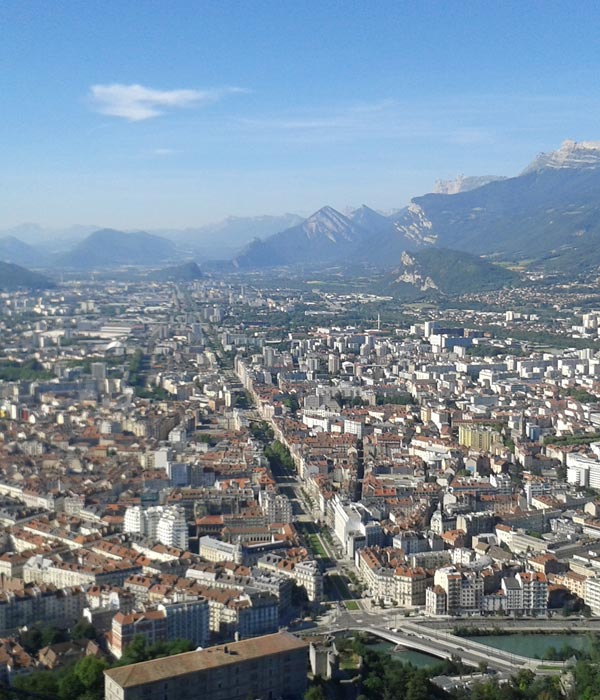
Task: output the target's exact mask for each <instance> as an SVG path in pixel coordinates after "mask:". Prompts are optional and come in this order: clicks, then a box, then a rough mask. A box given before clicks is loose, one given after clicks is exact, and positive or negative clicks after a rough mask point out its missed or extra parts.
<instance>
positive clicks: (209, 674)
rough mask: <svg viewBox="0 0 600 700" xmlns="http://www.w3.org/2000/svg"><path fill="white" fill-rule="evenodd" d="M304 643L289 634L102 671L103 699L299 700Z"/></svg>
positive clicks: (304, 676) (304, 674) (302, 690)
mask: <svg viewBox="0 0 600 700" xmlns="http://www.w3.org/2000/svg"><path fill="white" fill-rule="evenodd" d="M307 665H308V645H307V644H306V643H305V642H303V641H302V640H300V639H298V638H297V637H294V635H292V634H290V633H289V632H279V633H277V634H269V635H265V636H264V637H255V638H254V639H249V640H245V641H242V642H234V643H232V644H225V645H221V646H217V647H209V648H208V649H202V650H199V651H190V652H188V653H186V654H177V655H176V656H171V657H168V658H162V659H155V660H153V661H144V662H142V663H139V664H131V665H129V666H121V667H120V668H113V669H110V670H108V671H105V672H104V677H105V695H104V697H105V700H195V699H196V698H199V697H202V700H248V698H264V700H276V698H289V700H295V699H299V698H302V696H303V694H304V693H305V691H306V687H307Z"/></svg>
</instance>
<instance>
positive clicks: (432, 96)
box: [0, 0, 600, 229]
mask: <svg viewBox="0 0 600 700" xmlns="http://www.w3.org/2000/svg"><path fill="white" fill-rule="evenodd" d="M599 22H600V5H598V4H597V3H591V2H582V1H580V2H563V3H559V2H552V1H551V0H549V1H545V2H523V1H521V2H508V1H503V2H491V1H490V2H469V1H467V0H465V1H464V2H457V1H454V0H452V1H451V0H445V1H442V0H440V1H438V2H428V1H422V2H401V1H400V0H396V1H394V2H391V1H390V2H388V1H386V0H379V1H378V0H370V1H369V2H351V1H347V2H334V1H333V0H329V1H325V0H321V2H314V1H313V0H305V1H304V2H302V1H301V0H294V1H293V2H292V1H291V0H278V1H274V2H261V1H260V0H255V1H252V0H249V1H247V2H242V1H241V0H240V1H238V2H227V0H214V2H203V1H202V0H195V1H193V2H192V1H187V0H168V1H167V0H162V1H153V0H139V1H138V2H133V1H131V0H101V1H96V0H85V1H84V2H78V1H77V0H70V1H68V2H67V1H61V0H52V2H48V0H43V1H29V2H28V1H27V0H2V2H1V3H0V229H2V228H6V227H9V226H13V225H16V224H19V223H22V222H24V221H36V222H40V223H42V224H46V225H50V226H67V225H70V224H74V223H94V224H98V225H106V226H114V227H122V228H147V229H152V228H159V227H182V226H196V225H201V224H203V223H206V222H209V221H215V220H218V219H220V218H223V217H224V216H227V215H230V214H232V215H240V216H246V215H257V214H263V213H269V214H276V213H282V212H285V211H294V212H300V213H310V212H311V211H313V210H315V209H317V208H319V207H321V206H323V205H325V204H330V205H332V206H334V207H337V208H340V209H343V208H345V207H349V206H358V205H360V204H362V203H366V204H369V205H370V206H373V207H375V208H379V209H383V210H388V209H392V208H398V207H401V206H403V205H404V204H406V203H407V202H408V201H409V199H410V198H411V197H412V196H416V195H419V194H422V193H424V192H427V191H430V190H431V188H432V186H433V183H434V181H435V180H436V179H437V178H448V177H453V176H455V175H457V174H459V173H464V174H465V175H476V174H499V175H513V174H516V173H518V172H519V171H520V170H521V169H522V168H524V167H525V166H526V164H527V163H528V162H529V161H530V160H531V159H532V158H533V157H534V156H535V155H536V153H538V152H539V151H542V150H553V149H554V148H557V147H558V146H559V145H560V143H561V142H562V141H563V140H564V139H566V138H571V139H575V140H600V120H599V119H598V114H599V108H600V93H599V81H598V75H599V68H600V52H599V51H598V36H597V28H598V26H599Z"/></svg>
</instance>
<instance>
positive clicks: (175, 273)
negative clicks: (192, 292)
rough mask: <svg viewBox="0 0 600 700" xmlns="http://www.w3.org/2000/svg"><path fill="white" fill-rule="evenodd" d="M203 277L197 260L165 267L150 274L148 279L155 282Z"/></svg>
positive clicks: (186, 280)
mask: <svg viewBox="0 0 600 700" xmlns="http://www.w3.org/2000/svg"><path fill="white" fill-rule="evenodd" d="M202 277H203V274H202V271H201V270H200V268H199V267H198V265H197V263H195V262H187V263H183V264H181V265H173V266H172V267H165V268H163V269H162V270H156V271H155V272H151V273H149V274H148V279H149V280H151V281H153V282H193V281H194V280H199V279H202Z"/></svg>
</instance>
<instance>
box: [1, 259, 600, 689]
mask: <svg viewBox="0 0 600 700" xmlns="http://www.w3.org/2000/svg"><path fill="white" fill-rule="evenodd" d="M126 277H127V276H126V275H123V274H120V275H114V276H111V275H110V274H109V273H105V274H104V275H99V276H97V277H96V278H95V279H93V280H92V281H90V279H89V277H87V278H86V279H77V278H76V277H73V278H70V279H66V280H63V281H62V284H60V285H58V286H57V287H56V288H52V289H49V290H46V291H42V292H27V291H23V290H21V291H13V292H6V293H3V294H1V295H0V329H1V332H2V337H3V344H2V346H3V350H2V356H1V357H0V522H1V524H2V530H1V532H0V551H1V554H0V577H1V578H0V635H1V639H0V681H1V684H2V690H1V691H0V695H1V696H2V697H6V698H28V697H31V698H35V697H38V698H40V697H41V698H50V699H52V698H60V699H63V698H64V699H66V698H69V699H70V700H76V698H80V699H81V700H84V699H85V700H92V699H94V698H104V697H105V698H106V700H134V699H138V698H139V699H140V700H141V699H144V700H154V699H158V698H161V700H162V698H165V697H169V698H171V697H177V698H181V700H185V698H195V697H203V698H208V699H210V700H212V699H213V698H214V699H215V700H219V699H220V698H228V697H233V696H234V695H235V696H236V697H247V698H268V699H272V700H274V699H275V698H277V697H281V696H287V695H291V696H295V697H301V696H302V695H304V696H305V697H306V698H307V700H323V699H324V698H331V699H332V700H336V699H340V700H345V699H347V700H356V699H360V700H365V699H366V700H371V699H373V700H375V698H377V699H379V698H382V697H383V698H407V699H408V700H420V699H424V698H445V697H453V698H455V699H456V700H462V698H467V697H470V698H492V699H493V698H496V697H498V698H513V697H514V698H530V697H531V698H533V697H536V698H555V697H556V698H559V697H578V698H586V697H589V698H592V697H595V695H594V694H593V693H595V692H596V688H597V680H596V676H597V673H598V671H597V666H596V662H597V660H598V659H600V641H599V640H600V637H599V636H597V635H600V619H598V617H597V616H599V617H600V498H599V497H598V490H599V489H600V356H599V354H598V350H599V349H600V312H599V311H596V310H595V309H598V308H600V297H599V296H598V295H597V293H596V291H595V289H596V284H595V280H593V279H592V280H587V282H584V281H582V280H575V281H573V280H571V281H569V282H565V281H561V280H560V279H559V278H553V277H552V276H551V275H550V276H544V275H541V276H538V277H537V278H535V277H532V278H531V279H530V283H529V284H525V285H524V286H522V287H520V288H514V289H513V288H505V289H501V290H499V291H493V292H492V291H486V292H482V293H480V294H477V293H470V294H463V295H459V296H456V297H454V298H453V299H452V300H450V301H448V300H447V302H446V303H445V304H443V305H442V304H437V303H431V302H423V303H418V302H414V303H401V302H400V301H398V300H396V299H394V298H393V297H391V296H383V295H382V296H379V295H377V294H375V293H373V292H368V291H362V289H363V284H362V282H361V280H360V279H356V280H352V279H349V278H346V279H345V281H340V280H339V279H338V278H337V277H336V275H335V274H332V275H330V276H329V277H328V275H327V274H326V273H323V274H322V279H319V280H306V279H304V278H301V276H297V277H295V276H294V275H291V274H290V275H288V276H287V277H286V276H284V275H282V276H280V277H278V276H277V275H275V274H269V275H267V274H266V273H265V274H259V273H255V274H249V273H248V274H243V273H239V274H235V273H232V274H230V275H222V276H219V275H218V274H216V273H215V274H212V275H204V276H203V277H202V278H201V279H199V280H196V281H191V282H186V283H172V282H151V281H148V280H144V279H141V278H140V279H138V278H136V276H135V275H132V276H131V277H130V278H129V279H125V278H126ZM365 289H366V288H365ZM534 635H535V636H534ZM557 636H559V637H560V642H557V643H554V641H555V638H557ZM518 638H521V639H522V640H524V641H525V645H524V646H521V647H519V648H518V649H517V648H516V647H514V646H511V645H510V644H508V645H506V644H505V645H503V644H502V642H503V641H504V642H507V641H508V642H510V641H511V640H514V639H518ZM532 640H533V641H532ZM536 642H537V644H536ZM534 647H535V649H536V650H537V651H533V649H534ZM174 655H176V656H174ZM232 684H235V689H236V690H235V693H234V692H233V691H232V689H231V688H232V687H233V686H232ZM199 688H201V689H202V692H201V693H200V690H199ZM240 688H241V690H240ZM198 693H200V695H199V694H198Z"/></svg>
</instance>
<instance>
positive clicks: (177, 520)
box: [123, 506, 189, 549]
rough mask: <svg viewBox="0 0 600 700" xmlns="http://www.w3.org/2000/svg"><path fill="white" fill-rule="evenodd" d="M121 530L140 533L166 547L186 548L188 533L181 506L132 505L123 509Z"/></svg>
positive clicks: (134, 533) (135, 533) (133, 533)
mask: <svg viewBox="0 0 600 700" xmlns="http://www.w3.org/2000/svg"><path fill="white" fill-rule="evenodd" d="M123 531H124V532H127V533H130V534H132V535H141V536H142V537H147V538H148V539H149V540H153V541H155V542H160V543H161V544H164V545H167V546H168V547H178V548H179V549H187V548H188V545H189V533H188V526H187V520H186V517H185V510H184V509H183V508H182V507H181V506H152V507H150V508H146V509H144V508H142V507H140V506H132V507H131V508H127V510H126V511H125V517H124V521H123Z"/></svg>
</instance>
